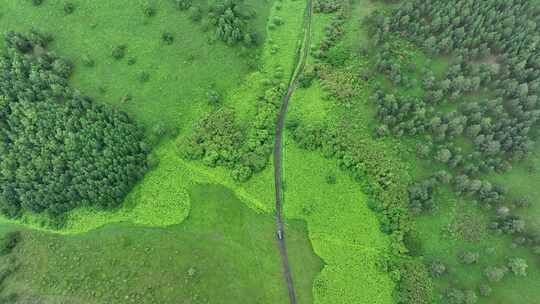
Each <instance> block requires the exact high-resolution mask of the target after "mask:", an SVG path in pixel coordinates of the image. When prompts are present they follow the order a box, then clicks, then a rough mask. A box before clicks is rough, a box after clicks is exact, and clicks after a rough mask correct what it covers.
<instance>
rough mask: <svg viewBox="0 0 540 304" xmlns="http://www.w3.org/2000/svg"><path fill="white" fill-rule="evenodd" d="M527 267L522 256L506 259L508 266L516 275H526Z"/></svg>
mask: <svg viewBox="0 0 540 304" xmlns="http://www.w3.org/2000/svg"><path fill="white" fill-rule="evenodd" d="M528 267H529V265H527V261H525V260H524V259H522V258H511V259H510V260H509V261H508V268H510V270H511V271H512V272H513V273H514V274H515V275H517V276H526V275H527V268H528Z"/></svg>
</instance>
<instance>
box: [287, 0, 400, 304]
mask: <svg viewBox="0 0 540 304" xmlns="http://www.w3.org/2000/svg"><path fill="white" fill-rule="evenodd" d="M353 8H354V11H353V15H352V16H351V18H350V21H349V23H350V28H353V27H354V28H356V27H357V26H358V25H359V23H358V22H359V19H360V18H361V16H364V15H366V14H367V13H369V11H370V10H371V9H372V8H373V6H372V5H371V4H370V3H369V1H355V5H354V6H353ZM330 17H331V16H328V15H324V14H315V15H314V23H313V30H314V33H313V41H312V45H317V44H318V43H319V41H320V40H321V39H322V35H321V33H322V32H323V31H324V28H325V26H326V24H328V22H329V21H330ZM348 32H349V31H348ZM349 33H350V35H354V33H355V32H349ZM347 47H349V46H347ZM351 48H352V46H351ZM310 63H313V58H310V59H309V61H308V64H310ZM360 95H362V93H360ZM337 112H339V113H341V112H342V110H340V109H339V107H338V106H336V103H335V101H334V100H332V98H331V97H329V96H328V93H327V92H326V91H325V90H323V89H322V88H321V85H320V83H319V82H318V81H315V82H314V83H313V84H312V85H311V86H310V87H309V88H299V89H297V91H296V92H295V94H294V95H293V97H292V99H291V101H290V105H289V114H288V117H289V119H290V118H294V119H298V120H300V121H302V122H310V123H324V122H328V121H331V120H333V119H336V118H337V117H341V116H340V115H341V114H339V113H337ZM283 156H284V169H283V172H284V183H285V193H284V202H285V203H284V208H285V215H286V217H288V218H300V219H305V220H306V221H307V223H308V229H309V236H310V239H311V242H312V244H313V248H314V250H315V252H316V253H317V254H318V255H319V256H320V257H321V258H322V259H323V260H324V261H325V264H326V265H325V267H324V269H323V271H322V272H321V274H320V275H319V276H318V277H317V280H316V282H315V284H314V297H315V302H314V303H317V304H318V303H366V304H367V303H370V304H371V303H374V304H375V303H377V304H378V303H393V298H392V292H393V289H394V282H393V281H391V280H390V278H389V276H388V274H386V273H382V272H380V271H379V270H378V269H377V268H376V266H375V264H376V262H377V261H378V259H379V258H380V257H381V255H384V254H385V253H386V252H387V251H388V245H389V240H388V238H387V236H385V235H384V234H382V233H381V232H380V230H379V223H378V220H377V216H376V215H375V214H374V213H373V212H372V211H371V210H369V208H368V207H367V203H366V202H367V196H366V195H365V194H363V193H362V191H361V190H360V186H359V185H358V184H357V183H356V182H355V181H353V180H352V179H351V177H350V176H349V175H348V174H347V173H345V172H343V171H341V170H340V169H339V167H338V166H337V162H336V161H334V160H331V159H325V158H324V157H323V156H322V154H321V153H320V152H319V151H314V152H310V151H305V150H302V149H300V148H298V147H297V146H296V144H295V143H294V142H293V140H292V138H291V136H290V133H289V132H286V133H285V143H284V155H283ZM329 175H333V176H335V177H336V183H335V184H330V183H328V182H327V180H326V177H327V176H329Z"/></svg>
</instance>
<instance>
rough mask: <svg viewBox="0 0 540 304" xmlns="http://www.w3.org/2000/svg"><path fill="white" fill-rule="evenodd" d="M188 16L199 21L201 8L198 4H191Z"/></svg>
mask: <svg viewBox="0 0 540 304" xmlns="http://www.w3.org/2000/svg"><path fill="white" fill-rule="evenodd" d="M189 18H190V19H191V20H192V21H194V22H197V21H201V19H202V10H201V8H200V7H199V6H192V7H191V8H190V9H189Z"/></svg>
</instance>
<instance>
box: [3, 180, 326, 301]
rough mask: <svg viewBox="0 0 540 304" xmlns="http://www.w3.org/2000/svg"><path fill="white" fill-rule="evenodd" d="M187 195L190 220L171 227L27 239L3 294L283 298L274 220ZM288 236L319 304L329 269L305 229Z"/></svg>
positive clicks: (205, 193)
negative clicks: (318, 278) (323, 274)
mask: <svg viewBox="0 0 540 304" xmlns="http://www.w3.org/2000/svg"><path fill="white" fill-rule="evenodd" d="M189 194H190V197H191V201H192V209H191V211H190V216H189V218H188V219H186V221H184V222H183V223H182V224H180V225H175V226H170V227H168V228H148V227H143V226H135V225H132V224H115V225H109V226H105V227H103V228H100V229H97V230H94V231H92V232H89V233H85V234H80V235H70V236H60V235H56V234H49V233H43V232H34V231H25V232H24V233H23V235H24V237H23V238H22V241H21V242H20V243H19V244H18V245H17V251H16V252H14V253H13V254H14V255H15V257H16V259H17V260H18V261H20V269H19V270H18V271H17V272H16V275H12V276H9V277H8V279H7V280H6V281H5V282H4V283H3V285H2V286H4V287H5V288H4V292H3V293H6V291H9V292H14V293H17V294H18V297H19V299H20V300H21V301H24V300H25V299H31V298H33V297H34V298H36V299H41V300H43V301H45V302H47V303H48V302H49V301H53V303H56V302H55V299H58V298H59V297H60V298H63V299H70V301H78V302H84V303H88V302H92V303H94V302H97V303H132V302H137V303H156V302H157V303H176V302H175V301H177V300H178V299H184V300H185V301H192V302H193V301H197V302H199V303H234V302H236V301H237V300H238V299H240V298H249V299H253V301H256V302H258V303H277V302H280V301H281V299H283V298H285V297H286V287H285V285H284V284H283V282H282V277H281V273H280V272H279V269H280V263H281V261H280V260H279V255H278V254H277V253H276V250H275V247H276V245H275V238H274V219H273V218H272V216H271V215H266V214H257V213H255V212H253V210H251V209H249V208H248V207H246V206H245V205H244V204H243V203H242V202H241V201H239V200H238V198H236V197H235V196H234V194H233V193H232V192H231V191H230V190H227V189H226V188H224V187H222V186H216V185H207V184H201V185H195V186H193V187H192V188H191V189H190V190H189ZM287 237H288V244H287V245H288V246H289V247H290V248H291V253H292V255H291V262H292V263H293V264H296V265H302V267H301V269H302V271H298V272H297V273H296V276H295V282H296V283H297V285H298V287H299V294H298V300H299V302H298V303H312V295H311V284H312V282H313V278H314V277H315V275H316V274H317V273H318V272H319V271H320V269H321V267H322V265H321V261H320V260H319V258H317V257H316V256H315V255H314V254H313V251H312V250H311V245H310V243H309V241H308V238H307V235H306V225H305V223H303V222H301V221H290V222H288V223H287ZM0 259H1V261H2V263H3V262H5V261H6V259H7V257H0ZM276 270H278V271H276Z"/></svg>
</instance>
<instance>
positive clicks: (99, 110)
mask: <svg viewBox="0 0 540 304" xmlns="http://www.w3.org/2000/svg"><path fill="white" fill-rule="evenodd" d="M48 42H49V38H48V37H45V36H43V35H41V34H39V33H37V32H30V33H29V34H28V35H21V34H17V33H14V32H9V33H7V35H6V47H7V50H4V54H3V56H2V57H1V58H0V67H1V68H0V74H1V75H2V76H1V81H0V153H1V154H2V158H1V160H0V169H1V170H0V193H1V195H0V211H1V212H2V213H3V214H4V215H7V216H9V217H17V216H20V215H21V213H22V212H29V211H31V212H36V213H40V212H44V211H47V212H48V213H49V214H51V215H52V216H54V217H59V216H62V215H63V214H64V213H65V212H66V211H69V210H71V209H73V208H76V207H78V206H81V205H87V206H89V205H97V206H99V207H102V208H107V207H109V208H110V207H113V206H117V205H118V204H119V203H120V202H122V200H123V198H124V196H125V195H126V194H127V192H128V191H129V190H130V189H131V188H132V186H133V184H134V183H135V182H136V181H137V180H138V179H139V178H140V177H141V176H142V175H143V174H144V172H145V170H146V154H147V152H148V150H149V148H148V146H147V145H146V144H145V143H144V141H143V133H142V131H141V130H140V129H139V128H138V127H137V126H136V125H135V124H134V123H133V122H132V121H130V119H129V118H128V117H127V116H126V115H125V114H124V113H120V112H117V111H114V110H111V109H108V108H106V107H103V106H99V105H96V104H95V103H94V102H92V101H91V100H90V98H87V97H84V96H81V95H80V93H79V92H77V91H76V90H73V89H71V88H70V87H69V86H68V85H67V79H68V77H69V75H70V73H71V67H70V65H69V64H68V63H67V62H66V61H64V60H62V59H61V58H57V57H55V56H54V55H53V54H51V53H50V52H48V50H47V43H48ZM98 190H99V191H98Z"/></svg>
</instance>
